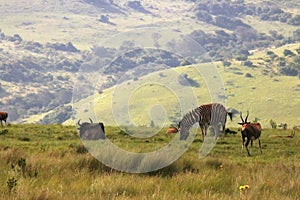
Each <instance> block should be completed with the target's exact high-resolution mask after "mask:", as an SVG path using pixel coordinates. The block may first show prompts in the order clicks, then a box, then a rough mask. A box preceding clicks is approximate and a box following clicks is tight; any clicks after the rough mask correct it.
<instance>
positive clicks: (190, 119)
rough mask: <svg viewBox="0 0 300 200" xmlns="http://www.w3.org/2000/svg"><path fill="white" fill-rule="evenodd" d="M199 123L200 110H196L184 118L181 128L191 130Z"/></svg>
mask: <svg viewBox="0 0 300 200" xmlns="http://www.w3.org/2000/svg"><path fill="white" fill-rule="evenodd" d="M199 121H200V109H199V108H195V109H194V110H192V111H189V112H188V113H187V114H185V115H184V116H183V118H182V120H181V121H180V122H179V127H185V128H190V127H192V126H193V125H194V124H195V123H197V122H199Z"/></svg>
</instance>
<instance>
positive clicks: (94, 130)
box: [77, 118, 106, 140]
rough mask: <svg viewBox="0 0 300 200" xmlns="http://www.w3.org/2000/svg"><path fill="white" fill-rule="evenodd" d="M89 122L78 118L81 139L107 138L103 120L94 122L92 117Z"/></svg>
mask: <svg viewBox="0 0 300 200" xmlns="http://www.w3.org/2000/svg"><path fill="white" fill-rule="evenodd" d="M89 119H90V123H89V122H83V123H80V120H78V122H77V124H78V126H79V128H78V130H79V136H80V138H81V139H84V140H98V139H105V138H106V136H105V128H104V124H103V123H102V122H99V123H93V121H92V119H91V118H89Z"/></svg>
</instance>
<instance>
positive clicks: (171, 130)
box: [166, 125, 179, 134]
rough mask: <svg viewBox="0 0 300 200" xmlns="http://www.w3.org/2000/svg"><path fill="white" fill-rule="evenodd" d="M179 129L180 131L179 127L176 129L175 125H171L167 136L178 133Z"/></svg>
mask: <svg viewBox="0 0 300 200" xmlns="http://www.w3.org/2000/svg"><path fill="white" fill-rule="evenodd" d="M178 129H179V126H178V127H175V126H174V125H171V126H170V127H169V128H168V130H167V132H166V133H167V134H171V133H178Z"/></svg>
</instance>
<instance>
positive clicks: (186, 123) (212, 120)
mask: <svg viewBox="0 0 300 200" xmlns="http://www.w3.org/2000/svg"><path fill="white" fill-rule="evenodd" d="M227 115H229V117H230V119H231V120H232V115H233V113H232V112H229V111H228V110H227V109H226V108H225V107H224V106H223V105H222V104H219V103H212V104H204V105H201V106H200V107H198V108H196V109H194V110H192V111H191V112H189V113H187V114H186V115H185V116H184V117H183V118H182V120H181V121H180V122H179V123H178V125H177V127H175V126H171V127H170V128H169V129H168V130H167V133H168V134H170V133H177V132H180V140H186V139H187V137H188V135H189V129H190V128H191V127H192V126H193V125H194V124H195V123H197V122H198V123H199V126H200V129H201V131H202V138H203V140H204V137H205V136H206V134H207V129H208V127H209V126H211V127H212V129H213V130H214V134H215V138H217V137H218V136H219V135H220V131H219V128H218V126H220V125H221V126H222V129H221V133H223V134H224V132H225V125H226V119H227ZM240 117H241V120H242V122H239V123H238V124H240V125H242V127H241V135H242V147H243V148H244V147H246V150H247V153H248V155H249V156H251V154H250V152H249V149H248V145H249V143H250V142H251V147H252V144H253V141H254V140H256V139H257V140H258V144H259V148H260V152H261V153H262V150H261V142H260V135H261V131H262V127H261V125H260V123H251V122H248V121H247V119H248V117H249V111H247V116H246V118H245V120H244V119H243V117H242V113H240ZM245 142H246V144H245Z"/></svg>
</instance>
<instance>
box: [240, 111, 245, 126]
mask: <svg viewBox="0 0 300 200" xmlns="http://www.w3.org/2000/svg"><path fill="white" fill-rule="evenodd" d="M240 117H241V120H242V122H243V123H244V122H245V121H244V120H243V116H242V112H240Z"/></svg>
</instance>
